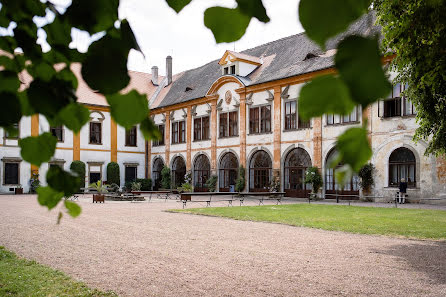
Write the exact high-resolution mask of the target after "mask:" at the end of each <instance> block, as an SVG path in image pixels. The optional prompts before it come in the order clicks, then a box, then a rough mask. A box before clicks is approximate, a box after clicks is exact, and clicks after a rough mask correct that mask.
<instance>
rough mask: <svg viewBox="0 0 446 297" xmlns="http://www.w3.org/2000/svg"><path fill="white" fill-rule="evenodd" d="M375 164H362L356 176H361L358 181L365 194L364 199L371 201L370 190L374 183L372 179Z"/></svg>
mask: <svg viewBox="0 0 446 297" xmlns="http://www.w3.org/2000/svg"><path fill="white" fill-rule="evenodd" d="M374 173H375V166H374V165H373V164H372V163H368V164H366V165H364V166H363V167H362V168H361V169H360V170H359V173H358V176H359V177H360V178H361V180H360V181H359V186H360V187H361V189H362V194H363V195H364V196H365V197H364V198H365V200H366V201H373V199H372V198H371V197H368V196H370V194H371V192H372V187H373V186H374V185H375V179H374V177H373V176H374Z"/></svg>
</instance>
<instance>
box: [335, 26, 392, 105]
mask: <svg viewBox="0 0 446 297" xmlns="http://www.w3.org/2000/svg"><path fill="white" fill-rule="evenodd" d="M335 64H336V68H337V69H338V71H339V75H340V76H341V78H342V79H343V80H344V82H345V83H346V84H347V85H348V88H349V89H350V94H351V95H352V99H353V101H355V102H357V103H359V104H362V106H366V105H368V104H370V103H373V102H375V101H376V100H377V99H379V98H384V97H385V96H387V95H388V94H389V93H390V91H391V90H392V89H391V88H392V87H391V84H390V83H389V81H388V80H387V78H386V76H385V73H384V70H383V66H382V63H381V54H380V51H379V46H378V40H377V39H375V38H365V37H362V36H354V35H353V36H349V37H347V38H346V39H344V40H343V41H342V42H341V43H340V44H339V46H338V51H337V53H336V56H335Z"/></svg>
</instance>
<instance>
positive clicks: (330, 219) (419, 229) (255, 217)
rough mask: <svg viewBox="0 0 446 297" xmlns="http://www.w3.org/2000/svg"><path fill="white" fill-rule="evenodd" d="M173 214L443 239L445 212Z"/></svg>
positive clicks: (260, 209) (225, 210) (251, 209)
mask: <svg viewBox="0 0 446 297" xmlns="http://www.w3.org/2000/svg"><path fill="white" fill-rule="evenodd" d="M174 211H175V212H181V213H192V214H200V215H209V216H218V217H226V218H231V219H236V220H244V221H262V222H273V223H281V224H287V225H292V226H299V227H310V228H318V229H324V230H335V231H345V232H351V233H362V234H380V235H387V236H396V237H407V238H415V239H435V240H446V211H442V210H428V209H401V208H381V207H360V206H338V205H315V204H312V205H308V204H289V205H278V206H277V205H274V206H245V207H218V208H195V209H181V210H174Z"/></svg>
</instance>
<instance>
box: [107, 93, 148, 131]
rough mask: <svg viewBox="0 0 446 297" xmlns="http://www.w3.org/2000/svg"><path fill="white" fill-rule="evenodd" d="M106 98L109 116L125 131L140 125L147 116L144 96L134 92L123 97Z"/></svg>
mask: <svg viewBox="0 0 446 297" xmlns="http://www.w3.org/2000/svg"><path fill="white" fill-rule="evenodd" d="M106 98H107V102H108V103H109V104H110V113H111V116H112V117H113V119H115V121H116V123H118V124H119V125H121V126H123V127H124V128H126V129H130V128H131V127H133V126H134V125H136V124H138V123H140V122H141V121H142V120H144V119H145V118H146V117H147V115H148V114H149V107H148V102H147V97H146V95H141V94H139V93H138V92H137V91H135V90H133V91H130V92H129V93H127V94H124V95H123V94H119V93H116V94H113V95H107V96H106Z"/></svg>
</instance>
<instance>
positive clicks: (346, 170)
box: [335, 165, 353, 188]
mask: <svg viewBox="0 0 446 297" xmlns="http://www.w3.org/2000/svg"><path fill="white" fill-rule="evenodd" d="M352 176H353V170H352V168H351V167H350V165H344V166H341V167H339V168H336V170H335V178H336V182H337V183H338V184H339V185H340V187H341V188H344V185H345V184H346V183H348V182H349V181H350V180H351V179H352Z"/></svg>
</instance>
